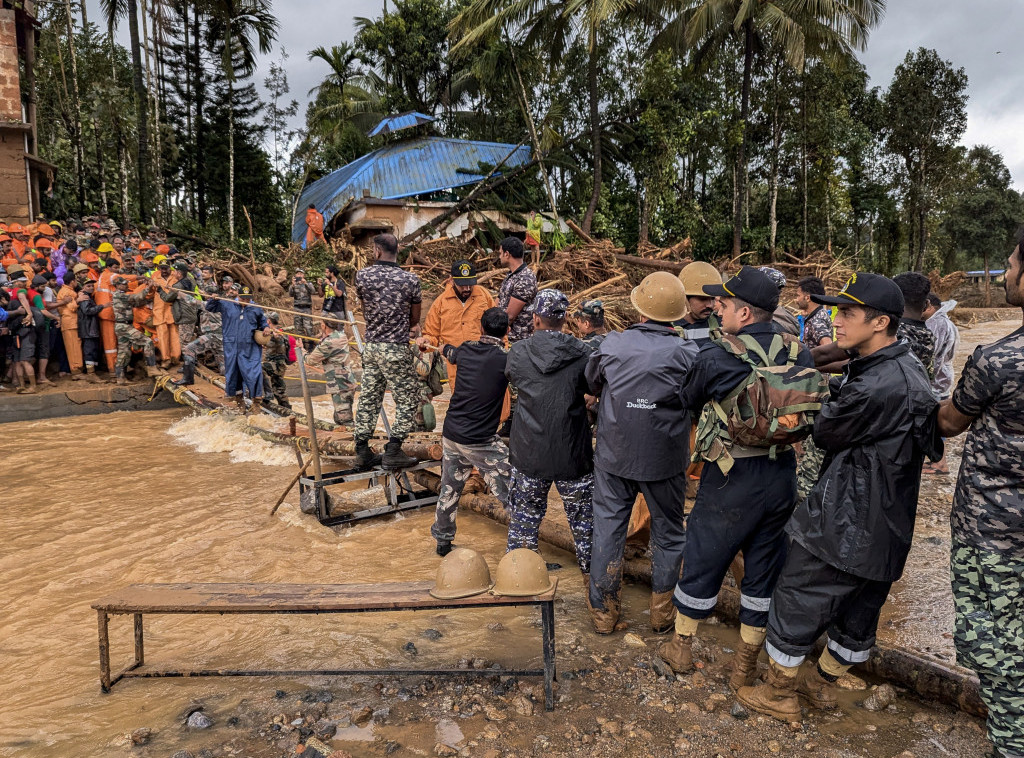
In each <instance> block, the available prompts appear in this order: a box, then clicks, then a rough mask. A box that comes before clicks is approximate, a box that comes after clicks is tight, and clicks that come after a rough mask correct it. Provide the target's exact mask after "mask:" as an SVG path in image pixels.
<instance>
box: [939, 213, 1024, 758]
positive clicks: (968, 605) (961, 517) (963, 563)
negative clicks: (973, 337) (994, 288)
mask: <svg viewBox="0 0 1024 758" xmlns="http://www.w3.org/2000/svg"><path fill="white" fill-rule="evenodd" d="M1003 287H1004V288H1005V290H1006V302H1007V303H1008V304H1009V305H1012V306H1015V307H1017V308H1022V309H1024V229H1022V230H1021V231H1020V232H1018V235H1017V247H1016V249H1015V250H1014V251H1013V253H1011V254H1010V259H1009V260H1008V261H1007V264H1006V272H1005V274H1004V278H1003ZM1022 377H1024V327H1022V328H1020V329H1017V330H1016V331H1015V332H1013V333H1011V334H1009V335H1007V336H1006V337H1003V338H1002V339H1001V340H998V341H996V342H993V343H992V344H991V345H985V346H983V347H978V348H977V349H976V350H975V351H974V354H973V355H971V357H970V358H969V359H968V360H967V363H966V365H965V366H964V369H963V373H962V374H961V376H960V381H959V382H958V383H957V386H956V389H955V390H954V391H953V397H952V399H951V400H947V401H945V402H944V403H943V404H942V407H941V408H940V410H939V430H940V431H941V432H942V434H944V435H947V436H955V435H957V434H962V433H963V432H964V431H967V438H966V439H965V440H964V452H963V462H962V464H961V466H960V474H959V476H958V477H957V482H956V491H955V492H954V494H953V512H952V515H951V519H950V520H951V525H952V532H953V534H952V536H953V541H952V546H951V549H950V550H951V554H950V567H951V569H952V577H953V580H952V583H953V600H954V603H955V605H956V626H955V628H954V631H953V642H954V644H955V645H956V651H957V663H959V664H960V665H961V666H966V667H967V668H970V669H973V670H974V671H975V672H977V674H978V680H979V681H980V683H981V698H982V700H983V701H984V703H985V706H986V707H987V708H988V722H987V725H988V736H989V739H990V740H992V745H993V748H994V752H993V754H992V755H993V756H994V757H995V758H1020V756H1024V645H1022V639H1024V628H1022V625H1024V581H1022V577H1024V467H1022V465H1021V461H1024V386H1022V383H1021V379H1022ZM968 430H969V431H968Z"/></svg>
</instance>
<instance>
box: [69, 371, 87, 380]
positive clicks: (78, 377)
mask: <svg viewBox="0 0 1024 758" xmlns="http://www.w3.org/2000/svg"><path fill="white" fill-rule="evenodd" d="M83 379H85V374H79V373H78V372H77V371H72V372H71V381H73V382H80V381H82V380H83Z"/></svg>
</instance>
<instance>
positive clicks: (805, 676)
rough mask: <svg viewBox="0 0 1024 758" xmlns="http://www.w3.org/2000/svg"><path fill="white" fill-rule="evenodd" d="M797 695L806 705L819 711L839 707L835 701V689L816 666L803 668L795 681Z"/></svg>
mask: <svg viewBox="0 0 1024 758" xmlns="http://www.w3.org/2000/svg"><path fill="white" fill-rule="evenodd" d="M796 691H797V694H798V695H799V696H800V697H801V698H803V699H804V700H805V701H806V702H807V704H808V705H811V706H813V707H815V708H817V709H818V710H821V711H830V710H832V709H833V708H837V707H838V706H839V701H838V700H837V699H836V688H835V687H834V686H833V685H832V682H830V681H829V680H828V679H826V678H825V677H823V676H822V675H821V672H820V671H819V670H818V667H817V666H814V667H807V666H805V667H804V668H803V669H802V670H801V671H800V676H798V677H797V680H796Z"/></svg>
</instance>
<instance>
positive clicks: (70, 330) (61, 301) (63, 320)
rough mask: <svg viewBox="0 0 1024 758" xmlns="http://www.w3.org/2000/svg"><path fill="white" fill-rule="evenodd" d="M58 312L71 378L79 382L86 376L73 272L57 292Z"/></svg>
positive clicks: (68, 273) (65, 276)
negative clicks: (79, 335)
mask: <svg viewBox="0 0 1024 758" xmlns="http://www.w3.org/2000/svg"><path fill="white" fill-rule="evenodd" d="M78 265H79V266H80V265H82V264H78ZM104 310H109V309H104ZM57 312H58V313H59V314H60V336H61V338H62V339H63V340H64V353H65V354H66V355H67V357H68V366H70V367H71V378H72V380H74V381H78V380H79V379H82V378H84V376H85V375H84V374H83V373H82V372H83V370H84V368H85V362H84V358H83V355H82V340H81V339H79V337H78V290H76V289H75V275H74V273H72V272H71V271H69V272H67V273H66V274H64V285H63V286H62V287H61V288H60V290H58V292H57ZM90 381H94V380H90Z"/></svg>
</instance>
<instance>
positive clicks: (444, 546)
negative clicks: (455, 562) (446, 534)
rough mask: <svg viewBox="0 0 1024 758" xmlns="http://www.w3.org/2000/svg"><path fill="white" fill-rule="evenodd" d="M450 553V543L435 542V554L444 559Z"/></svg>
mask: <svg viewBox="0 0 1024 758" xmlns="http://www.w3.org/2000/svg"><path fill="white" fill-rule="evenodd" d="M451 551H452V543H450V542H445V541H444V540H438V541H437V554H438V555H439V556H441V557H442V558H444V557H445V556H446V555H448V553H450V552H451Z"/></svg>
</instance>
